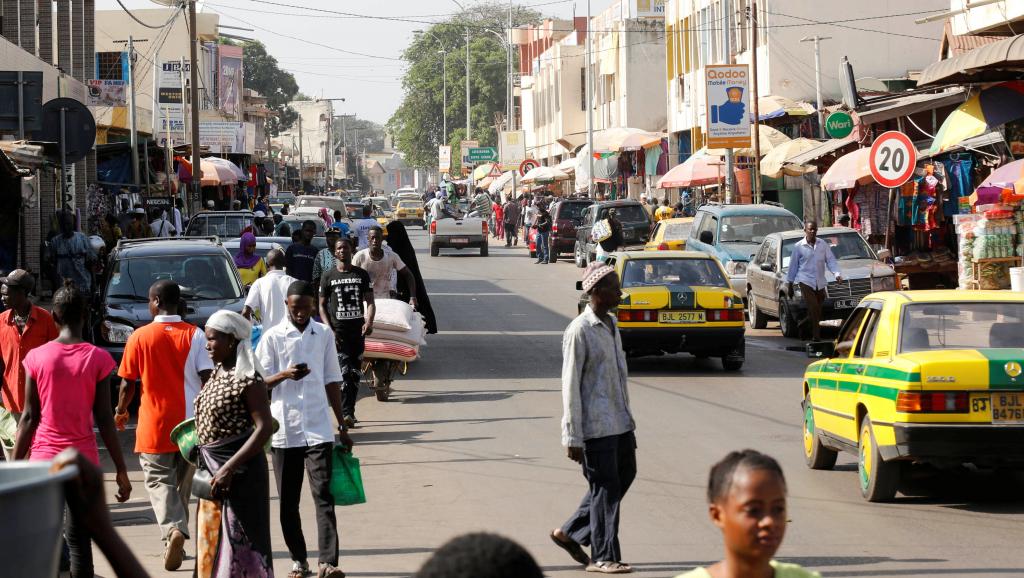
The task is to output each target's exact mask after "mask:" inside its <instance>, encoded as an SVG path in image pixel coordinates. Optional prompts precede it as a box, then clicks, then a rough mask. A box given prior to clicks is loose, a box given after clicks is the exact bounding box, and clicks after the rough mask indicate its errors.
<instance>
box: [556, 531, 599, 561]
mask: <svg viewBox="0 0 1024 578" xmlns="http://www.w3.org/2000/svg"><path fill="white" fill-rule="evenodd" d="M549 536H550V537H551V541H552V542H554V543H555V545H556V546H558V547H559V548H561V549H563V550H565V551H566V552H567V553H568V554H569V555H570V556H572V559H573V560H575V561H577V562H579V563H580V564H582V565H584V566H588V565H589V564H590V556H587V554H586V552H584V551H583V547H582V546H580V545H579V544H577V543H576V542H575V541H573V540H569V541H568V542H563V541H562V540H560V539H559V538H558V536H557V535H555V532H554V531H552V532H551V534H549Z"/></svg>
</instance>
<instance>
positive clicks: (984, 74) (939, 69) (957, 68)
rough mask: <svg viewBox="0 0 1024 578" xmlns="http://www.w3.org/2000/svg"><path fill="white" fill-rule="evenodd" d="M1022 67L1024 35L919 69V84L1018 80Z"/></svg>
mask: <svg viewBox="0 0 1024 578" xmlns="http://www.w3.org/2000/svg"><path fill="white" fill-rule="evenodd" d="M1022 70H1024V35H1017V36H1013V37H1011V38H1007V39H1006V40H1000V41H999V42H993V43H991V44H986V45H985V46H982V47H980V48H975V49H974V50H971V51H970V52H967V53H964V54H961V55H959V56H954V57H953V58H947V59H946V60H940V61H938V62H936V63H935V64H932V65H930V66H929V67H928V68H925V69H924V72H922V73H921V78H920V79H918V81H917V85H918V86H925V85H928V84H963V83H975V82H1000V81H1003V80H1017V79H1019V78H1020V76H1021V71H1022Z"/></svg>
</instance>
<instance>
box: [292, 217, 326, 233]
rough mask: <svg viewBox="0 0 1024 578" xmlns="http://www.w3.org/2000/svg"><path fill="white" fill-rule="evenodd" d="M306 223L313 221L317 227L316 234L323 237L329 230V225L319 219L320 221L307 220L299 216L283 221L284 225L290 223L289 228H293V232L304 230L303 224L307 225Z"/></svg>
mask: <svg viewBox="0 0 1024 578" xmlns="http://www.w3.org/2000/svg"><path fill="white" fill-rule="evenodd" d="M306 221H312V222H313V224H314V225H316V234H317V235H323V234H324V231H325V230H327V225H325V224H324V221H323V219H319V218H318V219H308V218H305V217H303V216H301V215H297V216H295V217H285V218H283V219H281V222H282V223H288V226H289V227H290V228H291V230H292V231H298V230H299V229H301V228H302V224H303V223H305V222H306Z"/></svg>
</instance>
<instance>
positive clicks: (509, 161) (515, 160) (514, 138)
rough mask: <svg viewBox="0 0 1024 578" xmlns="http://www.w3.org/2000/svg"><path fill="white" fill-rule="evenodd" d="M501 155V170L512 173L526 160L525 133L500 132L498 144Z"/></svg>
mask: <svg viewBox="0 0 1024 578" xmlns="http://www.w3.org/2000/svg"><path fill="white" fill-rule="evenodd" d="M498 146H499V147H500V153H499V154H500V155H501V170H503V171H512V170H515V169H516V168H518V167H519V163H521V162H523V161H525V160H526V133H525V132H524V131H521V130H507V131H502V133H501V141H500V142H499V143H498Z"/></svg>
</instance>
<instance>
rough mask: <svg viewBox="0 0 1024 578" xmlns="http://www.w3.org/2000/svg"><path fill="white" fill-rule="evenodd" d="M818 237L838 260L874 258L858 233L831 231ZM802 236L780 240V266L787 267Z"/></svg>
mask: <svg viewBox="0 0 1024 578" xmlns="http://www.w3.org/2000/svg"><path fill="white" fill-rule="evenodd" d="M818 238H819V239H823V240H825V241H826V242H827V243H828V244H829V246H830V247H832V254H833V255H834V256H835V258H836V259H839V260H840V261H843V260H849V259H874V258H875V254H874V252H873V251H872V250H871V247H868V244H867V243H866V242H865V241H864V237H861V236H860V233H854V232H850V233H833V234H829V235H818ZM801 239H803V237H796V238H793V239H785V240H784V241H782V268H783V269H785V268H786V267H789V258H790V257H792V256H793V247H796V244H797V243H799V242H800V240H801Z"/></svg>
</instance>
